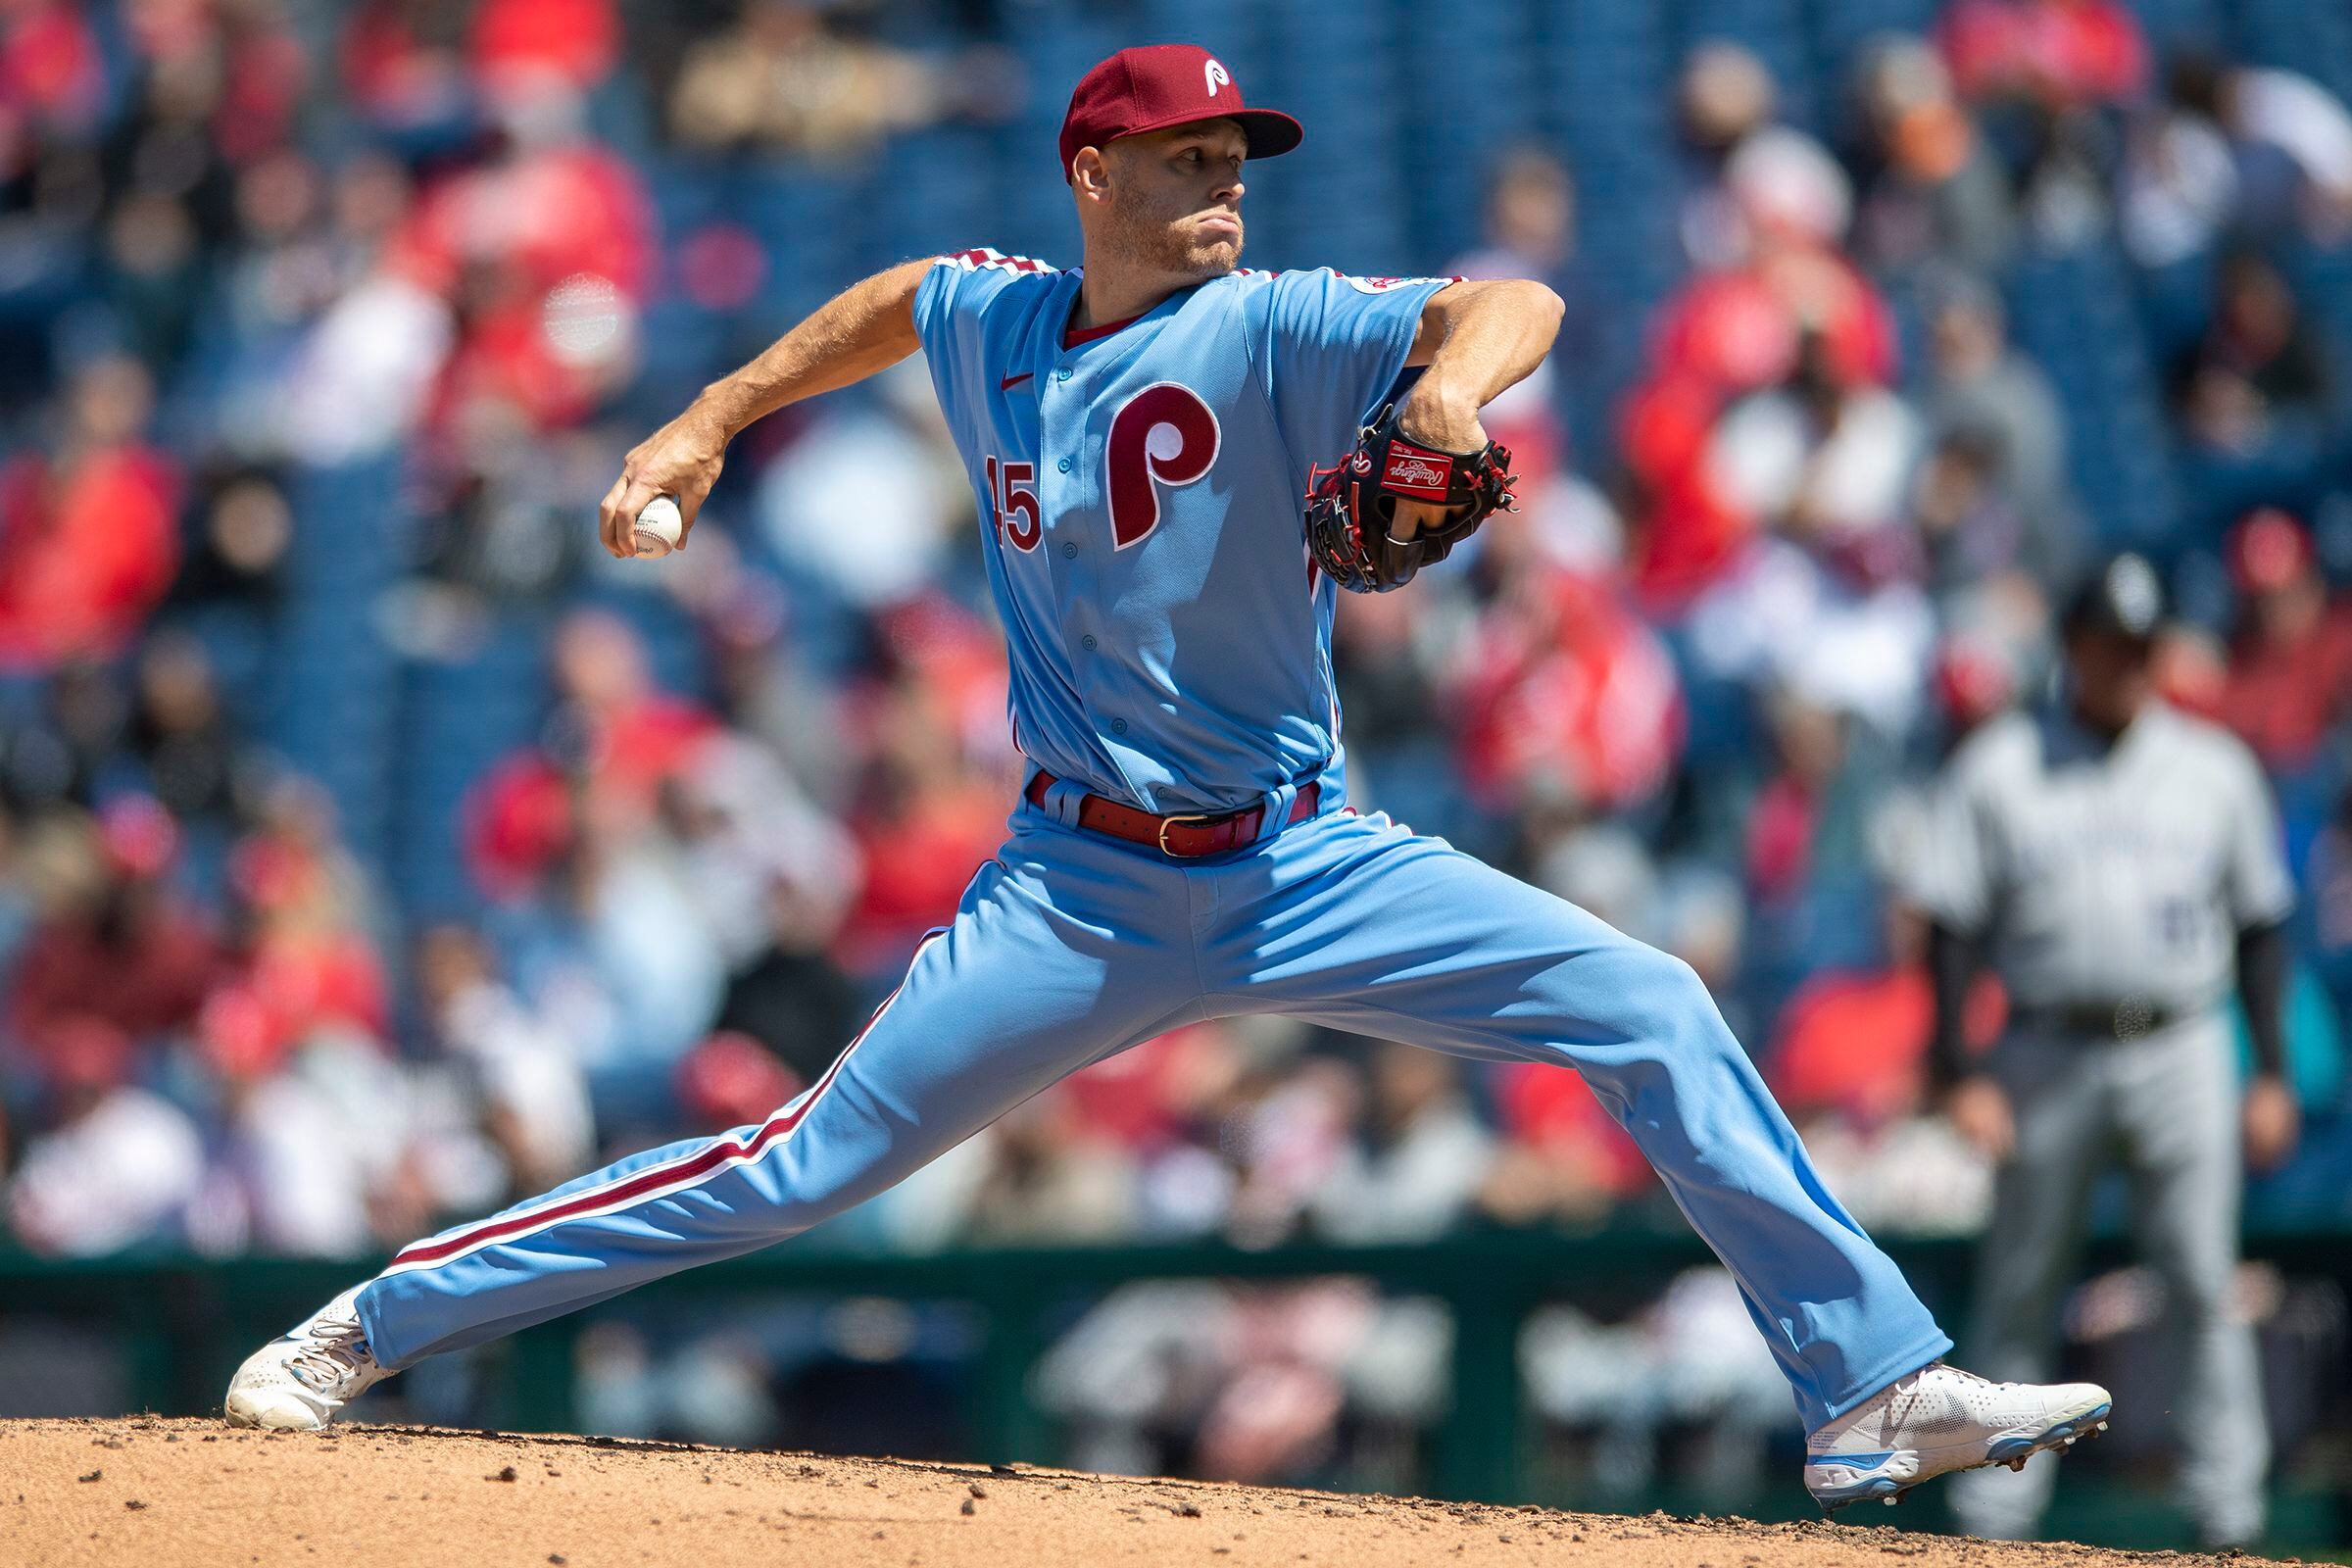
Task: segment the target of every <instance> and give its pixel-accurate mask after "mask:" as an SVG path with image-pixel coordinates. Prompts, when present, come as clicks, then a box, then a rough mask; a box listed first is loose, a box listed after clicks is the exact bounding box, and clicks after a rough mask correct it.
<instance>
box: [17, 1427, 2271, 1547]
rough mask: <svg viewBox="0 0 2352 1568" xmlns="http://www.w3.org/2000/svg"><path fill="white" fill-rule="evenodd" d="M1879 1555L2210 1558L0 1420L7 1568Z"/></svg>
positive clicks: (945, 1472) (1257, 1492)
mask: <svg viewBox="0 0 2352 1568" xmlns="http://www.w3.org/2000/svg"><path fill="white" fill-rule="evenodd" d="M1892 1558H1900V1559H1902V1560H1904V1561H1905V1562H1907V1563H1909V1564H1914V1565H1917V1568H1953V1565H1958V1564H1968V1565H1971V1568H2042V1565H2051V1568H2055V1565H2058V1564H2065V1565H2068V1568H2103V1565H2108V1564H2124V1563H2153V1562H2156V1561H2159V1560H2161V1561H2162V1562H2163V1563H2164V1564H2165V1568H2187V1565H2191V1564H2197V1563H2220V1562H2222V1561H2223V1560H2224V1559H2221V1558H2211V1557H2207V1558H2200V1557H2188V1556H2180V1555H2177V1554H2174V1553H2169V1552H2168V1553H2165V1554H2164V1555H2163V1556H2162V1558H2161V1559H2159V1558H2156V1557H2150V1556H2146V1555H2142V1554H2140V1553H2135V1552H2121V1551H2106V1550H2100V1549H2095V1548H2092V1547H2088V1546H2070V1545H2035V1546H2014V1545H2001V1544H1988V1543H1985V1542H1979V1541H1969V1540H1950V1539H1946V1538H1942V1537H1936V1536H1928V1535H1914V1534H1905V1533H1902V1532H1899V1531H1895V1530H1892V1529H1888V1528H1884V1527H1879V1528H1864V1527H1860V1526H1845V1525H1829V1524H1810V1523H1808V1524H1802V1525H1755V1524H1749V1523H1747V1522H1745V1521H1743V1520H1703V1521H1702V1520H1679V1519H1669V1518H1667V1517H1666V1516H1665V1515H1663V1514H1652V1515H1650V1516H1648V1517H1646V1518H1639V1519H1633V1518H1622V1517H1618V1516H1615V1515H1606V1514H1572V1513H1555V1512H1551V1511H1549V1510H1544V1509H1535V1508H1497V1507H1486V1506H1481V1505H1478V1504H1460V1503H1441V1502H1422V1501H1411V1500H1401V1499H1392V1498H1386V1497H1358V1496H1340V1495H1331V1494H1326V1493H1310V1492H1275V1491H1268V1490H1264V1489H1259V1488H1251V1487H1236V1486H1220V1485H1213V1484H1208V1483H1203V1482H1194V1481H1137V1480H1126V1479H1121V1478H1116V1477H1105V1476H1090V1475H1080V1474H1077V1473H1074V1472H1070V1471H1061V1470H1038V1469H1030V1468H1027V1467H1019V1468H1014V1469H1009V1470H1007V1469H1003V1468H990V1467H986V1466H968V1465H945V1464H908V1463H904V1462H901V1461H896V1460H876V1459H832V1458H820V1457H812V1456H806V1455H801V1454H790V1453H742V1452H736V1451H734V1450H731V1449H724V1448H697V1447H687V1446H673V1445H665V1444H650V1443H629V1442H617V1441H612V1440H607V1439H598V1438H535V1437H516V1436H511V1435H508V1434H503V1433H474V1432H448V1431H435V1430H427V1429H421V1428H409V1427H371V1426H355V1427H350V1428H345V1429H339V1430H337V1431H336V1432H333V1433H328V1434H322V1435H317V1436H311V1435H302V1436H294V1435H284V1434H273V1435H270V1436H263V1435H261V1434H257V1433H250V1432H229V1431H226V1430H224V1429H222V1428H221V1426H219V1425H218V1424H217V1423H214V1422H211V1421H187V1420H173V1421H167V1420H161V1419H156V1420H126V1421H17V1422H0V1564H4V1565H7V1568H19V1565H23V1568H69V1565H105V1568H129V1565H132V1564H136V1565H138V1568H181V1565H207V1564H215V1563H218V1564H222V1565H229V1564H242V1565H246V1568H251V1565H253V1564H257V1563H258V1564H264V1565H270V1564H281V1563H304V1564H310V1565H313V1568H317V1565H322V1564H331V1565H332V1568H395V1565H399V1568H441V1565H449V1568H459V1565H463V1568H504V1565H508V1564H515V1565H526V1564H555V1565H558V1568H629V1565H641V1564H654V1565H670V1564H676V1565H680V1568H686V1565H691V1568H710V1565H711V1564H713V1563H763V1564H764V1563H775V1564H795V1565H798V1564H803V1563H806V1564H810V1565H818V1564H821V1565H824V1568H1000V1565H1007V1568H1095V1565H1098V1564H1113V1563H1134V1564H1160V1563H1187V1564H1199V1565H1202V1568H1248V1565H1262V1568H1273V1565H1275V1564H1282V1565H1284V1568H1297V1565H1298V1564H1300V1563H1306V1564H1310V1565H1314V1564H1330V1565H1338V1568H1392V1565H1393V1568H1405V1565H1407V1564H1412V1565H1420V1564H1430V1563H1440V1564H1443V1563H1477V1564H1489V1563H1508V1564H1521V1563H1541V1564H1550V1563H1579V1564H1584V1563H1609V1564H1621V1565H1625V1568H1666V1565H1669V1564H1672V1565H1675V1568H1781V1565H1783V1564H1805V1565H1807V1568H1839V1565H1843V1568H1875V1565H1877V1564H1882V1563H1886V1562H1887V1561H1889V1560H1890V1559H1892ZM2234 1560H2235V1561H2236V1562H2239V1563H2243V1562H2245V1561H2248V1560H2249V1559H2246V1558H2242V1557H2241V1558H2236V1559H2234Z"/></svg>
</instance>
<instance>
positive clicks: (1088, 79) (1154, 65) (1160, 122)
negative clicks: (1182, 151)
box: [1061, 43, 1306, 180]
mask: <svg viewBox="0 0 2352 1568" xmlns="http://www.w3.org/2000/svg"><path fill="white" fill-rule="evenodd" d="M1196 120H1231V121H1236V122H1239V123H1240V124H1241V127H1242V135H1243V136H1244V137H1246V138H1247V139H1248V141H1249V143H1250V157H1252V158H1278V157H1280V156H1281V155H1282V154H1284V153H1287V152H1289V151H1290V150H1291V149H1292V148H1294V147H1296V146H1298V145H1299V142H1301V141H1303V140H1305V139H1306V132H1305V130H1304V129H1302V128H1301V127H1300V126H1299V122H1297V121H1296V120H1293V119H1292V118H1291V117H1290V116H1288V115H1286V114H1284V113H1283V112H1282V111H1280V110H1279V109H1251V108H1249V107H1247V106H1246V105H1244V104H1243V102H1242V89H1241V87H1240V85H1239V84H1237V83H1236V82H1235V81H1234V79H1233V73H1232V72H1230V71H1227V70H1226V69H1225V65H1224V62H1222V61H1220V60H1219V59H1218V58H1217V57H1216V56H1215V55H1212V54H1210V53H1209V52H1208V51H1207V50H1205V49H1203V48H1201V47H1200V46H1199V45H1198V44H1189V43H1156V44H1151V45H1148V46H1146V47H1144V48H1140V49H1122V50H1120V51H1119V52H1118V53H1117V54H1115V55H1112V56H1111V57H1110V58H1109V59H1108V60H1105V61H1103V63H1102V64H1101V65H1099V66H1097V67H1095V69H1094V70H1092V71H1090V72H1088V73H1086V74H1085V75H1083V76H1081V77H1079V78H1078V86H1077V90H1076V91H1074V92H1072V93H1071V94H1070V107H1069V112H1068V113H1067V114H1065V115H1063V116H1062V118H1061V177H1062V178H1063V179H1065V180H1066V179H1068V178H1069V177H1070V160H1071V159H1073V158H1076V157H1077V156H1078V149H1079V148H1081V147H1101V146H1103V144H1104V143H1106V142H1111V141H1116V140H1117V139H1118V138H1119V137H1121V136H1138V135H1141V134H1143V133H1144V132H1145V131H1147V130H1165V129H1167V128H1168V127H1169V126H1170V125H1189V124H1191V123H1193V122H1194V121H1196Z"/></svg>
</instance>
